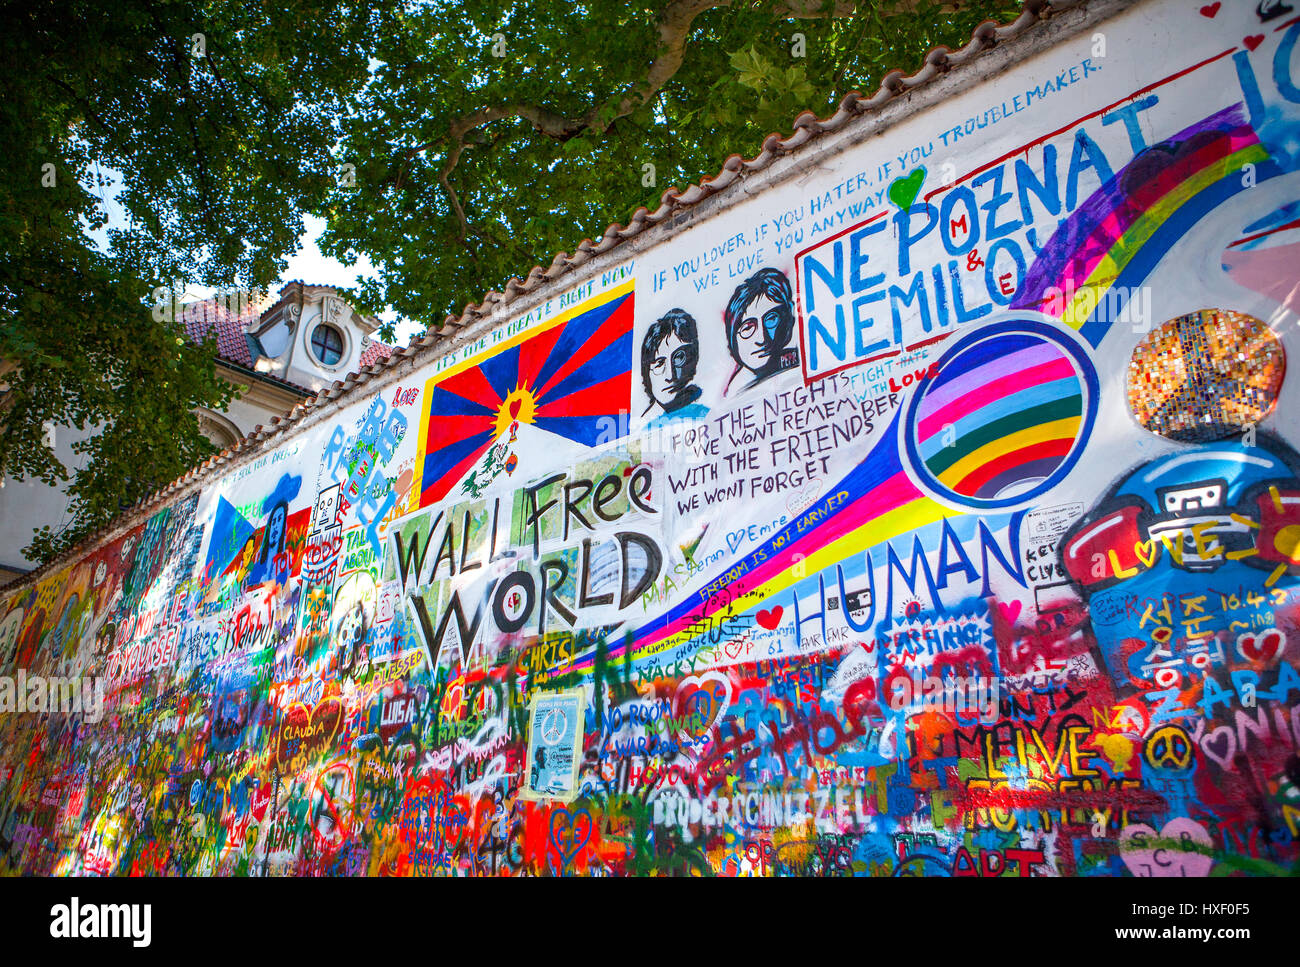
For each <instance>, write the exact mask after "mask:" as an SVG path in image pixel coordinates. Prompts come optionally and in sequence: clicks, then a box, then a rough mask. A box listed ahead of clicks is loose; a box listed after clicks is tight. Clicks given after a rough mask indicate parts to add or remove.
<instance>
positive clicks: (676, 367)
mask: <svg viewBox="0 0 1300 967" xmlns="http://www.w3.org/2000/svg"><path fill="white" fill-rule="evenodd" d="M699 359H700V340H699V333H698V330H697V329H696V326H695V320H694V319H692V318H691V316H690V314H689V313H687V312H685V311H684V310H682V309H670V310H669V311H668V313H667V314H666V315H665V316H664V317H663V318H662V319H659V320H657V321H655V322H654V323H653V324H652V325H651V326H650V328H649V329H647V330H646V334H645V338H644V339H643V340H642V341H641V380H642V382H643V383H644V384H645V391H646V395H647V396H649V397H650V401H651V402H650V406H649V407H647V412H648V411H649V410H650V409H652V408H653V407H654V405H655V404H656V403H657V404H659V406H660V407H661V408H662V409H663V411H664V412H665V413H671V412H672V411H673V410H676V409H680V408H681V407H683V406H686V405H687V404H689V403H692V402H694V401H695V400H696V399H697V398H698V397H699V395H700V389H699V387H698V386H692V385H691V380H693V379H694V378H695V367H696V365H697V364H698V363H699Z"/></svg>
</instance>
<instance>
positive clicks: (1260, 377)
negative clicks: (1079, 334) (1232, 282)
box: [1128, 309, 1286, 443]
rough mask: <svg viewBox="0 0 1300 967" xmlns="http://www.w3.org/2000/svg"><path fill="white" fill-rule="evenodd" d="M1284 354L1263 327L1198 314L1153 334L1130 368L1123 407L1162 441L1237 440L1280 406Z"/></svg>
mask: <svg viewBox="0 0 1300 967" xmlns="http://www.w3.org/2000/svg"><path fill="white" fill-rule="evenodd" d="M1285 375H1286V353H1285V351H1284V350H1283V349H1282V344H1281V343H1280V342H1278V338H1277V336H1275V335H1274V334H1273V331H1272V330H1271V329H1269V328H1268V326H1267V324H1265V323H1263V322H1261V321H1260V320H1258V319H1256V318H1255V317H1254V316H1248V315H1246V314H1245V313H1242V312H1228V311H1225V310H1222V309H1202V310H1201V311H1199V312H1193V313H1190V314H1188V315H1185V316H1179V317H1178V318H1177V319H1171V320H1169V321H1168V322H1166V323H1165V324H1164V325H1162V326H1160V327H1159V328H1157V329H1154V330H1152V331H1151V332H1150V333H1148V334H1147V335H1146V337H1145V338H1143V340H1142V341H1141V342H1140V343H1138V345H1137V348H1136V349H1134V350H1133V357H1132V359H1130V360H1129V364H1128V405H1129V408H1130V409H1131V410H1132V411H1133V415H1134V416H1135V417H1136V418H1137V421H1138V422H1139V423H1141V424H1142V426H1144V427H1146V429H1148V430H1150V431H1151V432H1152V433H1157V434H1159V435H1160V436H1162V437H1167V438H1169V439H1170V440H1179V441H1181V442H1184V443H1209V442H1211V441H1213V440H1222V439H1223V438H1224V437H1229V436H1235V435H1237V434H1239V433H1241V432H1242V431H1243V430H1244V429H1245V428H1246V427H1247V426H1253V425H1256V424H1258V423H1259V421H1260V420H1262V419H1263V418H1264V417H1266V416H1267V415H1268V414H1269V413H1270V412H1271V411H1272V409H1273V407H1274V406H1276V405H1277V394H1278V391H1279V390H1281V388H1282V378H1283V376H1285Z"/></svg>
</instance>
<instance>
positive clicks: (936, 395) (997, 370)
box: [903, 319, 1097, 508]
mask: <svg viewBox="0 0 1300 967" xmlns="http://www.w3.org/2000/svg"><path fill="white" fill-rule="evenodd" d="M1096 416H1097V373H1096V370H1095V369H1094V367H1093V365H1092V362H1091V361H1090V360H1089V359H1088V356H1087V354H1086V353H1085V352H1084V350H1083V348H1082V347H1081V346H1080V345H1079V344H1078V343H1076V342H1075V341H1074V339H1073V338H1071V337H1070V336H1067V335H1066V334H1065V333H1063V332H1062V331H1061V330H1059V329H1057V328H1055V327H1053V326H1049V325H1046V324H1044V323H1042V322H1038V321H1036V320H1031V319H1017V320H1009V321H1007V322H1002V323H996V324H993V325H989V326H986V327H984V328H982V329H980V330H979V331H977V332H974V333H971V334H970V335H968V336H966V337H964V338H963V339H961V340H959V341H958V342H957V343H956V344H955V345H953V346H952V347H951V348H950V349H949V350H948V351H947V352H946V353H944V355H943V357H942V358H941V359H940V360H939V363H938V365H937V366H936V367H935V371H934V375H933V376H931V377H930V378H929V379H927V380H925V381H924V382H923V383H922V384H921V386H920V388H919V389H918V390H917V391H916V392H915V393H914V394H913V395H912V399H911V401H910V402H909V404H908V409H907V414H906V419H905V420H904V422H903V434H904V438H905V441H906V445H907V453H908V458H909V460H910V462H911V465H912V469H913V471H914V472H915V473H916V475H917V477H918V478H919V479H920V482H921V483H922V484H923V485H924V486H926V487H927V488H928V489H930V490H932V491H934V492H935V494H937V495H938V496H940V497H943V498H946V499H948V500H951V501H954V502H956V503H959V504H963V505H965V506H968V507H977V508H996V507H1008V506H1011V505H1014V504H1019V503H1022V502H1024V501H1026V500H1029V499H1031V498H1033V497H1036V496H1038V495H1039V494H1041V493H1044V492H1045V491H1047V490H1049V489H1050V488H1052V487H1054V486H1055V485H1056V484H1057V483H1058V482H1059V481H1060V480H1061V479H1062V478H1063V477H1064V476H1065V475H1066V474H1067V473H1069V472H1070V469H1071V468H1072V467H1073V466H1074V464H1075V462H1076V461H1077V460H1078V458H1079V455H1080V453H1082V451H1083V447H1084V443H1085V441H1086V440H1087V438H1088V435H1089V433H1090V432H1091V430H1092V425H1093V422H1094V420H1095V419H1096Z"/></svg>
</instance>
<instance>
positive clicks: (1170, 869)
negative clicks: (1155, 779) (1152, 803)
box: [1119, 816, 1214, 876]
mask: <svg viewBox="0 0 1300 967" xmlns="http://www.w3.org/2000/svg"><path fill="white" fill-rule="evenodd" d="M1119 852H1120V856H1122V857H1123V858H1124V865H1125V866H1127V867H1128V868H1129V870H1131V871H1132V873H1133V875H1134V876H1209V875H1210V867H1212V866H1213V865H1214V856H1213V855H1212V854H1213V852H1214V841H1213V840H1211V839H1210V834H1209V833H1207V832H1206V831H1205V827H1204V826H1202V825H1201V824H1200V823H1197V822H1194V821H1193V820H1191V819H1188V818H1187V817H1186V816H1180V817H1179V818H1177V819H1171V820H1169V822H1167V823H1165V826H1164V829H1162V830H1160V832H1159V834H1157V833H1156V831H1155V830H1154V829H1152V828H1151V827H1150V826H1148V825H1146V824H1145V823H1136V824H1134V825H1132V826H1125V827H1124V832H1122V833H1120V836H1119Z"/></svg>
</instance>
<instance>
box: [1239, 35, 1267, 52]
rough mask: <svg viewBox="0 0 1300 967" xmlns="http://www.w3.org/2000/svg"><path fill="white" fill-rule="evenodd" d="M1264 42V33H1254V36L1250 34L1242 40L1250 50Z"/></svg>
mask: <svg viewBox="0 0 1300 967" xmlns="http://www.w3.org/2000/svg"><path fill="white" fill-rule="evenodd" d="M1263 42H1264V35H1263V34H1254V35H1252V36H1250V37H1246V38H1245V39H1244V40H1242V43H1243V44H1245V45H1246V46H1247V47H1248V48H1249V49H1250V50H1254V49H1255V48H1256V47H1258V46H1259V45H1260V44H1262V43H1263Z"/></svg>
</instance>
